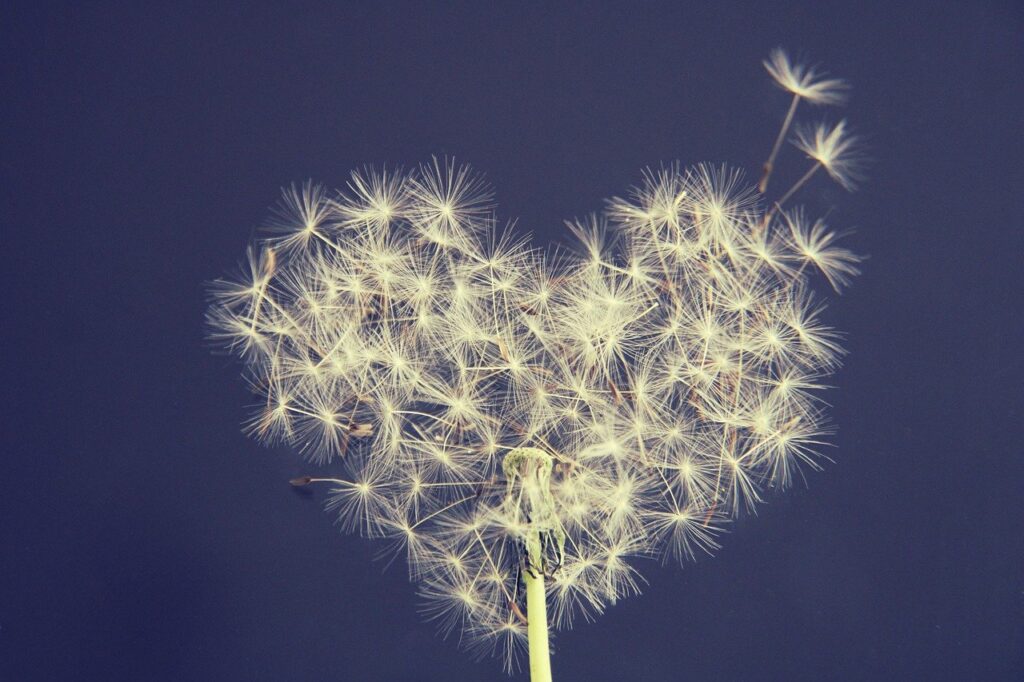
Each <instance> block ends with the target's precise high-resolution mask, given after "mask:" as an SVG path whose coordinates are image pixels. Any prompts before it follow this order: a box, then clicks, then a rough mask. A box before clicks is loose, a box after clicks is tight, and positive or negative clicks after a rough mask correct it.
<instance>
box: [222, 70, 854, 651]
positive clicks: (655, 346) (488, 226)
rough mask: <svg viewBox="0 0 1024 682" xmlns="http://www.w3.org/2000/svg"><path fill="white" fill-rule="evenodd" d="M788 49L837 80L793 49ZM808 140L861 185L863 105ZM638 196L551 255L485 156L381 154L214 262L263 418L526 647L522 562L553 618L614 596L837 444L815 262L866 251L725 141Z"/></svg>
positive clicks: (463, 598) (509, 640)
mask: <svg viewBox="0 0 1024 682" xmlns="http://www.w3.org/2000/svg"><path fill="white" fill-rule="evenodd" d="M766 67H767V68H768V70H769V72H770V73H771V74H772V76H773V78H775V80H776V82H777V83H778V84H779V85H780V86H782V87H784V88H785V89H787V90H788V91H790V92H792V93H793V94H794V95H796V96H799V97H800V98H802V99H807V100H808V101H811V102H814V103H818V104H829V103H836V102H838V101H839V100H840V99H841V97H842V91H843V84H842V83H841V82H840V81H836V80H831V79H823V78H821V77H820V76H819V75H818V74H816V73H815V72H814V70H813V69H808V68H806V67H803V66H800V65H793V64H791V63H790V62H789V60H788V57H786V55H785V53H783V52H781V51H776V52H773V53H772V55H771V57H770V59H769V61H768V62H766ZM796 144H797V146H798V147H799V148H800V149H801V150H803V151H804V152H805V153H806V154H807V155H808V156H810V157H811V158H812V159H813V160H814V161H815V162H816V163H819V164H821V166H822V167H824V168H825V169H826V171H827V172H828V173H829V174H830V175H832V176H833V177H834V178H836V179H837V180H838V181H839V182H840V183H841V184H843V185H844V186H851V184H852V181H853V180H854V179H855V178H856V170H857V166H856V163H855V155H854V153H853V151H854V150H855V146H854V140H853V139H852V138H851V137H850V136H849V135H848V133H847V132H846V128H845V123H840V124H838V125H837V126H835V127H831V128H829V127H825V126H817V127H814V128H800V129H798V133H797V139H796ZM624 196H625V198H621V197H620V198H615V199H612V200H610V201H609V202H608V204H607V206H606V207H605V210H604V211H603V212H602V213H600V214H594V215H591V216H589V217H588V218H586V219H583V220H577V221H573V222H571V223H569V224H568V225H569V228H570V231H571V233H572V235H573V237H574V238H575V240H576V241H577V248H576V249H575V254H574V255H568V254H562V255H559V256H551V255H548V254H543V253H541V252H539V251H538V250H536V249H534V248H531V247H530V246H529V245H528V244H527V243H526V242H525V241H524V240H523V239H521V238H518V237H516V236H515V235H514V233H513V231H512V230H511V229H510V228H504V229H502V228H500V227H499V223H498V222H497V219H496V217H495V215H494V212H493V195H492V192H491V190H490V189H489V188H488V187H487V186H486V185H485V184H484V183H483V181H482V180H481V178H480V176H479V175H478V174H476V173H474V172H473V171H472V170H470V169H469V168H468V167H466V166H460V165H456V164H455V163H454V161H451V160H440V161H439V160H438V159H433V160H432V162H431V163H428V164H423V165H421V166H417V167H414V168H413V169H411V170H409V171H400V170H397V171H393V170H384V169H381V170H376V169H373V168H365V169H362V170H359V171H356V172H354V173H353V174H352V176H351V179H350V180H349V182H348V184H347V187H346V189H345V190H343V191H341V192H339V193H338V194H337V195H336V196H334V197H329V195H328V194H327V192H326V190H324V189H323V188H322V187H320V186H317V185H313V184H311V183H306V184H304V185H301V186H292V187H290V188H288V189H286V190H285V191H284V193H283V195H282V202H281V205H280V207H279V209H278V210H277V211H276V212H275V217H274V219H273V220H272V224H271V225H270V228H269V230H268V232H267V233H266V237H265V238H264V239H262V240H261V241H259V242H258V243H257V244H256V245H254V247H252V248H251V249H250V250H249V251H248V253H247V258H246V262H245V266H244V268H243V270H242V272H241V273H240V274H239V275H238V276H236V277H235V278H233V279H225V280H219V281H217V282H216V283H214V285H213V286H212V287H211V307H210V310H209V312H208V315H207V319H208V323H209V326H210V330H211V331H210V334H211V337H212V339H213V340H214V341H215V342H216V343H218V344H220V345H221V346H223V347H225V348H227V349H228V350H230V351H231V352H233V353H235V354H236V355H238V357H239V358H240V360H241V361H242V363H243V364H244V366H245V372H246V378H247V380H248V382H249V383H250V385H251V386H252V387H253V390H254V392H255V393H256V395H257V397H258V401H259V404H258V405H257V406H256V407H255V409H254V414H253V417H252V418H251V420H250V421H249V422H247V424H246V429H247V431H248V432H249V433H251V434H252V435H254V436H255V437H257V438H260V439H262V440H264V441H266V442H272V443H278V442H282V443H287V444H289V445H291V446H293V447H294V448H296V449H297V450H299V451H300V452H302V453H303V454H304V455H305V456H306V457H307V458H308V459H309V460H310V461H311V462H313V463H315V464H317V465H322V466H324V467H325V468H328V469H330V470H331V471H334V472H340V473H338V474H337V477H334V474H332V475H331V477H330V478H328V477H324V478H322V479H320V478H313V477H307V478H305V479H297V480H302V481H304V482H311V481H327V482H329V490H328V494H327V502H326V503H327V507H328V508H329V509H330V510H331V511H332V512H333V513H334V514H335V515H336V517H337V519H338V523H339V525H340V526H341V527H342V529H343V530H345V531H347V532H354V533H359V534H362V535H364V536H367V537H373V538H382V539H383V540H384V541H385V542H386V544H387V546H388V547H389V549H388V551H387V554H388V555H390V556H391V557H392V558H394V557H395V556H403V557H404V561H405V563H406V565H407V567H408V570H409V575H410V578H411V579H412V580H414V581H415V582H416V584H417V589H418V594H419V597H420V599H421V600H422V602H423V611H424V614H425V615H426V617H427V618H428V619H429V620H431V621H434V622H435V623H436V624H437V626H438V627H439V629H440V630H441V631H442V632H443V633H446V634H447V633H454V632H458V633H459V636H460V639H461V641H463V642H464V643H465V644H466V645H467V646H468V647H470V648H471V649H472V650H473V651H474V652H476V653H484V654H487V653H493V654H495V655H498V656H500V657H501V658H502V660H503V662H504V663H505V665H506V667H507V668H510V669H511V668H514V667H515V666H516V665H517V660H518V659H517V656H518V655H520V654H521V653H522V651H523V648H524V641H525V619H524V617H523V613H524V612H525V607H526V602H525V596H524V589H523V585H524V583H523V580H524V578H523V575H524V572H530V571H532V572H536V573H537V574H539V575H543V576H544V578H545V580H546V585H547V596H548V602H549V605H550V612H551V614H552V618H553V625H554V627H556V628H568V627H571V626H572V625H573V624H574V623H577V622H579V621H581V620H583V621H586V620H592V619H593V618H595V617H596V616H597V615H600V614H601V613H603V611H604V610H605V609H606V608H607V607H608V606H609V605H611V604H614V603H615V602H616V601H617V600H618V599H621V598H624V597H627V596H629V595H632V594H635V593H636V592H638V591H639V589H640V586H641V584H642V582H643V581H642V578H641V577H640V574H639V573H638V570H637V567H636V564H637V562H638V561H639V560H640V559H642V558H645V557H662V558H674V559H676V560H679V561H681V562H682V561H689V560H693V559H696V558H698V557H699V556H701V555H705V554H710V553H713V552H714V551H715V550H716V549H717V548H718V542H719V538H720V535H721V533H722V532H723V530H724V527H725V524H726V522H727V521H728V520H729V519H730V518H731V517H734V516H736V515H738V514H740V513H741V512H743V511H749V510H753V509H754V508H755V506H756V505H757V504H758V503H759V502H760V501H761V500H762V497H763V495H764V494H765V491H766V490H769V489H773V488H785V487H787V486H789V485H790V484H791V483H792V481H793V480H794V476H795V475H797V473H798V472H800V471H802V470H804V469H806V468H810V469H813V468H817V467H818V466H820V464H819V462H820V460H821V459H822V457H821V456H820V455H819V454H818V451H819V450H820V448H821V447H822V446H823V445H824V444H825V441H826V437H827V435H828V433H829V431H830V428H829V427H828V425H827V421H826V419H825V418H824V415H823V413H822V403H821V401H820V399H819V398H818V395H819V393H820V390H821V389H822V388H823V385H822V383H821V380H822V379H823V378H824V377H827V376H828V375H829V374H831V373H832V372H833V371H835V369H836V367H837V366H838V362H839V359H840V358H841V355H842V349H841V346H840V343H839V337H838V335H837V333H836V332H835V331H834V330H832V329H831V328H830V326H828V325H827V324H826V323H825V322H823V317H822V304H821V302H820V300H819V299H816V298H815V295H814V293H813V292H814V278H819V279H822V280H823V281H824V282H825V283H827V284H828V285H829V286H831V288H833V289H835V290H836V291H838V290H840V289H841V288H843V287H845V286H847V285H848V284H849V282H850V280H851V279H852V278H853V277H854V276H855V275H856V274H857V273H858V269H857V263H858V258H857V257H856V256H855V255H854V254H853V253H852V252H851V251H849V250H847V249H845V248H842V247H840V246H838V245H837V239H838V237H837V235H836V234H835V233H834V232H833V231H831V229H830V228H829V227H828V226H827V225H826V224H825V223H824V222H823V221H820V220H809V219H808V218H806V217H805V214H804V213H803V211H802V210H800V209H796V208H794V209H787V210H773V209H767V211H766V208H767V207H766V206H765V205H764V202H763V201H762V198H761V196H760V195H759V194H758V193H757V192H756V191H754V189H753V188H750V187H748V186H747V185H746V183H745V181H744V179H743V175H742V174H741V173H740V172H739V171H736V170H733V169H729V168H727V167H724V166H711V165H706V164H705V165H698V166H695V167H691V168H684V167H682V166H679V165H672V166H668V167H663V168H661V169H659V170H657V171H651V170H648V171H646V172H644V173H643V175H642V176H641V179H640V182H639V183H638V186H637V187H636V188H634V189H633V190H632V191H631V192H630V193H627V194H625V195H624ZM530 543H534V545H535V547H534V549H533V550H530V549H529V547H528V546H529V545H530Z"/></svg>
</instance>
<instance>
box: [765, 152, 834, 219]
mask: <svg viewBox="0 0 1024 682" xmlns="http://www.w3.org/2000/svg"><path fill="white" fill-rule="evenodd" d="M819 168H821V163H820V162H817V163H815V164H814V165H813V166H811V169H810V170H808V171H807V172H806V173H804V174H803V177H801V178H800V179H799V180H797V181H796V183H795V184H794V185H793V186H792V187H790V188H789V191H788V192H786V193H785V194H783V195H782V198H781V199H779V200H778V201H776V202H775V205H774V206H772V207H771V209H769V211H768V212H767V213H765V214H764V222H763V223H762V225H768V221H770V220H771V219H772V216H773V215H775V212H776V211H778V210H780V209H781V208H782V205H783V204H784V203H786V201H787V200H788V199H789V198H790V197H791V196H793V195H794V194H796V193H797V190H799V189H800V188H801V187H803V186H804V185H805V184H807V181H808V180H810V179H811V176H813V175H814V174H815V173H817V172H818V169H819Z"/></svg>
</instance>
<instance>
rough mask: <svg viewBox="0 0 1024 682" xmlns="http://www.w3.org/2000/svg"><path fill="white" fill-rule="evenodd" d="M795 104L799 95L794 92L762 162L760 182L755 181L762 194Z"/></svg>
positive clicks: (790, 121) (784, 137)
mask: <svg viewBox="0 0 1024 682" xmlns="http://www.w3.org/2000/svg"><path fill="white" fill-rule="evenodd" d="M797 104H800V95H798V94H794V95H793V101H792V102H791V103H790V105H789V111H788V112H786V118H785V120H784V121H783V122H782V128H780V129H779V136H778V137H776V138H775V145H774V146H772V153H771V154H769V155H768V160H767V161H765V162H764V175H762V176H761V182H759V183H757V189H758V191H759V192H761V194H764V192H765V190H766V189H768V178H770V177H771V175H772V170H773V169H774V168H775V157H776V156H778V155H779V149H780V148H781V147H782V141H783V140H784V139H786V131H788V130H789V126H790V125H791V124H792V123H793V115H794V114H796V105H797Z"/></svg>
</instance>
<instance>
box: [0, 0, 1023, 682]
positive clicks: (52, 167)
mask: <svg viewBox="0 0 1024 682" xmlns="http://www.w3.org/2000/svg"><path fill="white" fill-rule="evenodd" d="M162 4H165V3H132V4H124V5H112V4H106V3H103V4H98V3H90V5H89V6H88V7H85V6H78V5H79V3H74V4H69V5H67V6H60V5H45V4H40V3H25V4H20V5H8V6H7V7H6V8H5V9H4V10H3V12H2V14H3V18H2V21H0V23H2V24H3V28H2V29H0V31H2V40H0V75H2V89H3V96H2V98H0V99H2V102H0V112H2V113H0V115H2V119H0V145H2V159H0V160H2V166H0V172H2V178H0V194H2V197H3V199H2V212H0V220H2V225H3V228H2V230H3V237H2V244H3V249H2V261H0V262H2V267H0V277H2V281H3V289H2V291H3V335H2V338H3V340H4V345H5V347H6V350H5V352H4V354H3V360H4V366H3V391H2V393H0V395H2V400H3V404H2V412H0V414H2V415H3V430H2V433H3V444H2V450H0V458H2V469H0V472H2V473H0V680H423V681H428V680H446V681H447V680H456V679H458V680H501V679H504V676H503V674H502V673H501V671H500V666H499V664H498V663H497V662H495V661H492V660H485V661H484V662H482V663H476V662H474V661H473V660H471V658H469V657H468V656H467V655H466V654H465V653H464V652H462V651H460V650H459V649H458V647H457V642H456V641H454V640H453V639H450V640H448V641H444V640H442V639H441V638H439V637H438V636H436V635H435V634H434V631H433V627H432V626H431V625H430V624H427V623H424V622H423V621H422V620H421V618H420V617H419V615H418V614H417V612H416V598H415V594H414V590H413V588H412V587H411V586H410V585H409V584H408V582H407V581H406V578H405V574H404V569H403V567H402V566H400V565H396V566H392V567H391V568H390V569H388V570H384V566H383V565H382V564H381V563H380V562H376V561H374V560H373V557H374V555H375V553H376V550H377V548H376V547H374V546H373V545H372V544H370V543H367V542H366V541H363V540H360V539H358V538H353V537H347V536H343V535H341V534H339V533H338V532H336V529H335V528H334V527H333V525H332V519H331V518H330V516H329V515H327V514H325V513H324V512H323V511H322V510H321V509H320V500H319V499H318V498H317V496H315V495H312V496H310V495H303V494H301V493H299V492H297V491H294V490H292V489H290V488H289V486H288V485H287V480H288V479H289V478H290V477H292V476H294V475H298V474H300V473H306V472H307V471H308V470H309V469H308V468H307V467H305V466H303V465H302V462H301V460H300V459H299V458H298V457H297V456H296V455H294V454H293V453H290V452H288V451H287V450H286V449H283V448H282V449H276V450H274V449H267V448H264V447H262V446H260V445H259V444H257V443H255V442H254V441H251V440H249V439H247V438H246V437H245V436H243V435H242V434H241V433H240V429H239V424H240V423H241V421H242V420H243V419H244V418H245V416H246V415H247V410H246V406H247V405H248V404H249V402H250V397H249V395H248V391H247V389H246V387H245V385H244V384H243V382H242V381H241V380H240V378H239V372H238V369H239V368H238V366H237V365H236V364H235V363H234V362H232V361H231V360H230V359H228V358H226V357H224V356H222V355H213V354H211V353H210V349H209V347H208V345H207V344H206V342H205V341H204V338H203V333H204V332H203V324H202V317H203V312H204V307H205V293H204V282H206V281H208V280H210V279H212V278H214V277H217V276H219V275H221V274H222V273H223V272H225V271H226V270H228V269H229V268H230V267H231V266H233V265H234V264H235V263H236V262H237V261H238V259H239V258H240V257H241V255H242V252H243V249H244V247H245V245H246V243H247V241H248V240H249V239H250V238H251V236H252V234H253V229H254V227H255V226H256V225H258V224H259V223H260V222H261V221H262V220H263V219H264V217H265V216H266V214H267V209H268V207H269V206H270V205H271V204H273V203H274V202H275V201H276V198H277V192H278V188H279V187H280V186H281V185H284V184H288V183H291V182H293V181H301V180H303V179H305V178H314V179H316V180H319V181H322V182H324V183H326V184H328V185H330V186H339V185H341V184H342V183H343V182H344V181H345V179H346V177H347V174H348V172H349V170H350V169H352V168H354V167H356V166H360V165H363V164H366V163H373V164H377V165H378V166H379V165H381V164H388V165H389V166H393V165H404V166H409V165H410V164H415V163H418V162H421V161H425V160H428V159H429V158H430V156H431V155H432V154H437V155H452V156H455V157H456V159H458V160H460V161H466V162H470V163H472V164H473V165H474V166H475V167H476V168H478V169H480V170H482V171H484V172H485V173H486V174H487V177H488V179H489V180H490V182H491V183H492V184H493V186H494V187H495V188H496V190H497V197H498V201H499V212H500V215H501V216H502V217H503V218H507V219H511V218H517V219H518V222H517V225H518V228H519V229H522V230H526V231H529V232H532V233H533V235H534V239H535V240H536V241H537V242H539V243H541V244H548V243H551V242H555V241H558V240H561V239H564V238H565V236H566V235H565V232H564V230H563V228H562V220H563V219H565V218H571V217H573V216H580V215H584V214H587V213H589V212H591V211H593V210H599V209H600V208H601V206H602V205H603V204H602V201H603V199H604V198H606V197H608V196H611V195H614V194H621V193H622V192H623V191H625V190H626V189H627V188H628V187H629V186H630V185H631V184H632V183H635V182H637V181H638V180H639V178H640V171H641V169H642V168H644V167H646V166H649V165H655V166H657V165H658V164H660V163H662V162H671V161H673V160H675V159H679V160H681V161H683V162H684V163H695V162H698V161H725V162H729V163H732V164H735V165H738V166H741V167H743V168H746V169H748V172H749V174H750V175H756V172H757V170H758V168H759V166H760V163H761V162H762V161H763V160H764V157H765V155H766V153H767V151H768V147H769V146H770V145H771V142H772V139H773V136H774V134H775V132H776V130H777V126H778V124H779V121H780V120H781V118H782V116H783V115H784V113H785V107H786V103H787V99H786V97H785V95H784V94H783V93H781V92H780V91H778V90H777V89H775V88H774V87H773V86H772V85H771V83H770V82H769V80H768V78H767V76H766V74H765V73H764V71H763V69H762V67H761V59H763V58H764V57H765V56H767V54H768V52H769V50H770V49H771V48H772V47H775V46H777V45H783V46H786V47H788V48H789V49H790V50H792V51H794V52H795V53H797V54H804V55H807V56H808V57H810V58H811V60H812V61H814V62H820V63H821V64H823V65H825V66H826V67H827V68H828V70H829V71H831V72H832V73H834V74H836V75H839V76H843V77H845V78H848V79H849V80H850V81H851V82H852V84H853V86H854V90H853V98H852V100H851V102H850V104H849V106H848V107H847V110H846V112H845V114H844V115H846V116H848V117H849V118H850V120H851V122H852V123H853V124H854V125H855V126H856V128H857V129H858V130H859V131H861V132H864V133H866V134H867V135H868V136H869V140H868V142H869V150H868V151H869V154H870V156H871V157H872V158H873V164H872V167H871V170H870V180H869V181H868V182H867V183H866V185H865V186H864V187H863V189H861V190H860V191H858V192H856V193H854V194H850V195H847V194H845V193H843V192H842V191H841V190H839V189H837V188H836V187H834V186H832V185H830V184H829V183H827V182H825V181H824V179H821V178H819V179H817V180H815V182H814V183H812V185H811V186H810V187H809V189H808V191H807V192H805V193H804V194H803V200H804V201H805V202H806V203H807V204H809V206H810V207H811V210H812V212H823V211H827V212H829V220H830V222H831V223H832V224H833V225H834V226H836V227H847V226H849V227H855V228H856V233H855V234H854V235H853V237H852V238H851V239H850V240H849V244H850V245H851V246H853V247H854V248H855V249H856V250H858V251H860V252H862V253H867V254H869V255H870V260H868V261H867V262H866V263H865V268H864V270H865V273H864V275H863V276H862V277H860V278H859V279H858V280H857V281H856V282H855V284H854V286H853V287H852V288H851V289H850V290H849V292H848V293H846V294H844V295H843V296H842V297H840V298H838V299H837V300H835V302H834V303H833V305H832V306H831V308H830V313H829V319H830V320H831V321H834V322H835V324H836V325H837V326H839V327H840V328H841V329H843V330H845V331H846V332H847V339H848V342H847V347H848V349H849V351H850V356H849V358H848V360H847V362H846V364H845V367H844V368H843V369H842V371H841V372H840V373H839V374H838V375H837V376H836V377H834V378H833V380H832V381H831V383H834V384H835V385H836V386H837V389H836V390H834V391H831V392H830V393H829V396H828V398H829V400H830V402H831V403H832V405H833V408H832V415H833V417H834V419H835V421H836V422H837V423H838V424H839V426H840V431H839V433H838V435H837V437H836V439H835V442H836V445H837V447H836V448H834V449H832V450H830V454H831V455H832V456H833V457H834V458H835V459H836V464H834V465H829V466H827V467H826V468H825V470H824V471H823V472H820V473H812V474H811V475H810V476H809V477H808V483H809V485H808V486H806V487H804V486H802V485H801V486H798V487H797V488H796V489H795V490H793V491H791V494H788V495H786V496H782V497H778V496H776V497H772V498H771V499H770V501H769V503H768V504H767V505H765V506H763V507H761V509H760V510H759V513H758V515H757V516H756V517H745V518H743V519H741V520H740V521H739V522H737V523H736V524H734V526H733V528H732V531H731V532H730V533H729V534H728V535H727V536H726V537H725V538H724V548H723V549H722V550H721V552H719V554H718V555H717V556H716V557H714V558H712V559H708V560H704V561H700V562H698V563H697V564H694V565H688V566H686V567H685V568H682V569H680V568H678V567H672V566H669V567H665V568H662V567H660V566H658V565H656V564H652V565H650V566H648V567H646V575H647V577H648V578H649V581H650V582H649V585H648V586H647V587H646V588H645V590H644V594H643V595H642V596H641V597H637V598H632V599H629V600H626V601H624V602H622V603H620V604H619V605H618V606H615V607H614V608H611V609H610V610H609V612H608V613H607V614H605V615H604V616H603V617H601V618H600V619H599V620H598V622H596V623H594V624H585V625H581V626H579V627H577V628H576V629H575V630H573V631H571V632H569V633H567V634H561V635H559V636H558V637H557V639H556V641H555V645H556V648H557V651H556V655H555V657H554V663H553V665H554V671H555V678H556V680H594V681H595V682H596V681H600V680H799V679H808V680H810V679H814V680H821V679H836V680H838V679H850V680H869V679H871V680H874V679H928V680H957V679H986V680H1011V679H1021V678H1022V677H1024V654H1022V650H1024V533H1022V525H1024V524H1022V523H1021V519H1022V518H1024V514H1022V512H1021V509H1020V505H1019V500H1020V499H1021V490H1022V485H1024V471H1022V470H1024V460H1022V457H1021V445H1020V443H1021V438H1020V432H1021V421H1022V411H1021V394H1022V389H1021V385H1022V379H1024V376H1022V374H1024V373H1022V371H1021V359H1020V358H1021V347H1022V341H1024V339H1022V333H1021V332H1022V324H1021V322H1022V311H1021V294H1022V293H1024V287H1021V282H1020V278H1021V274H1022V273H1021V270H1022V264H1024V256H1022V246H1024V232H1022V228H1024V202H1022V199H1021V196H1022V185H1024V173H1022V152H1024V149H1022V146H1024V144H1022V134H1021V128H1020V126H1021V121H1022V120H1024V107H1022V99H1024V98H1022V89H1021V87H1022V86H1021V78H1022V76H1024V68H1022V66H1024V60H1022V43H1024V41H1022V38H1024V12H1022V10H1021V6H1020V5H1018V4H1017V3H1013V2H976V3H963V4H949V3H932V2H913V1H912V2H906V3H896V2H884V3H874V2H867V3H865V2H857V3H851V2H842V3H836V2H815V3H806V4H799V3H784V4H773V3H756V4H755V3H750V4H745V3H740V4H736V3H728V2H726V3H721V2H716V3H680V2H668V3H660V4H648V3H645V4H635V3H623V4H621V5H615V4H611V3H601V4H598V5H591V6H584V5H576V4H560V5H558V6H557V7H549V8H542V7H541V6H540V5H539V4H532V3H527V4H523V3H504V4H503V3H496V4H492V3H465V4H461V3H460V4H438V5H428V4H426V3H372V4H371V3H366V4H349V3H325V4H322V5H302V6H301V7H294V8H290V9H284V8H282V7H279V6H277V3H270V4H258V3H255V4H254V3H240V4H238V5H220V6H218V7H212V8H211V7H209V6H207V5H206V3H198V4H195V5H191V6H189V5H183V4H178V3H173V5H174V6H173V7H171V6H170V5H171V4H172V3H166V4H167V5H168V6H167V7H163V8H161V7H159V5H162ZM795 158H796V157H795V155H794V154H792V153H791V154H790V155H789V156H788V159H789V160H790V161H793V160H794V159H795ZM783 165H785V164H783ZM789 168H790V169H791V172H795V170H796V166H790V167H789ZM779 182H781V181H779Z"/></svg>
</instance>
